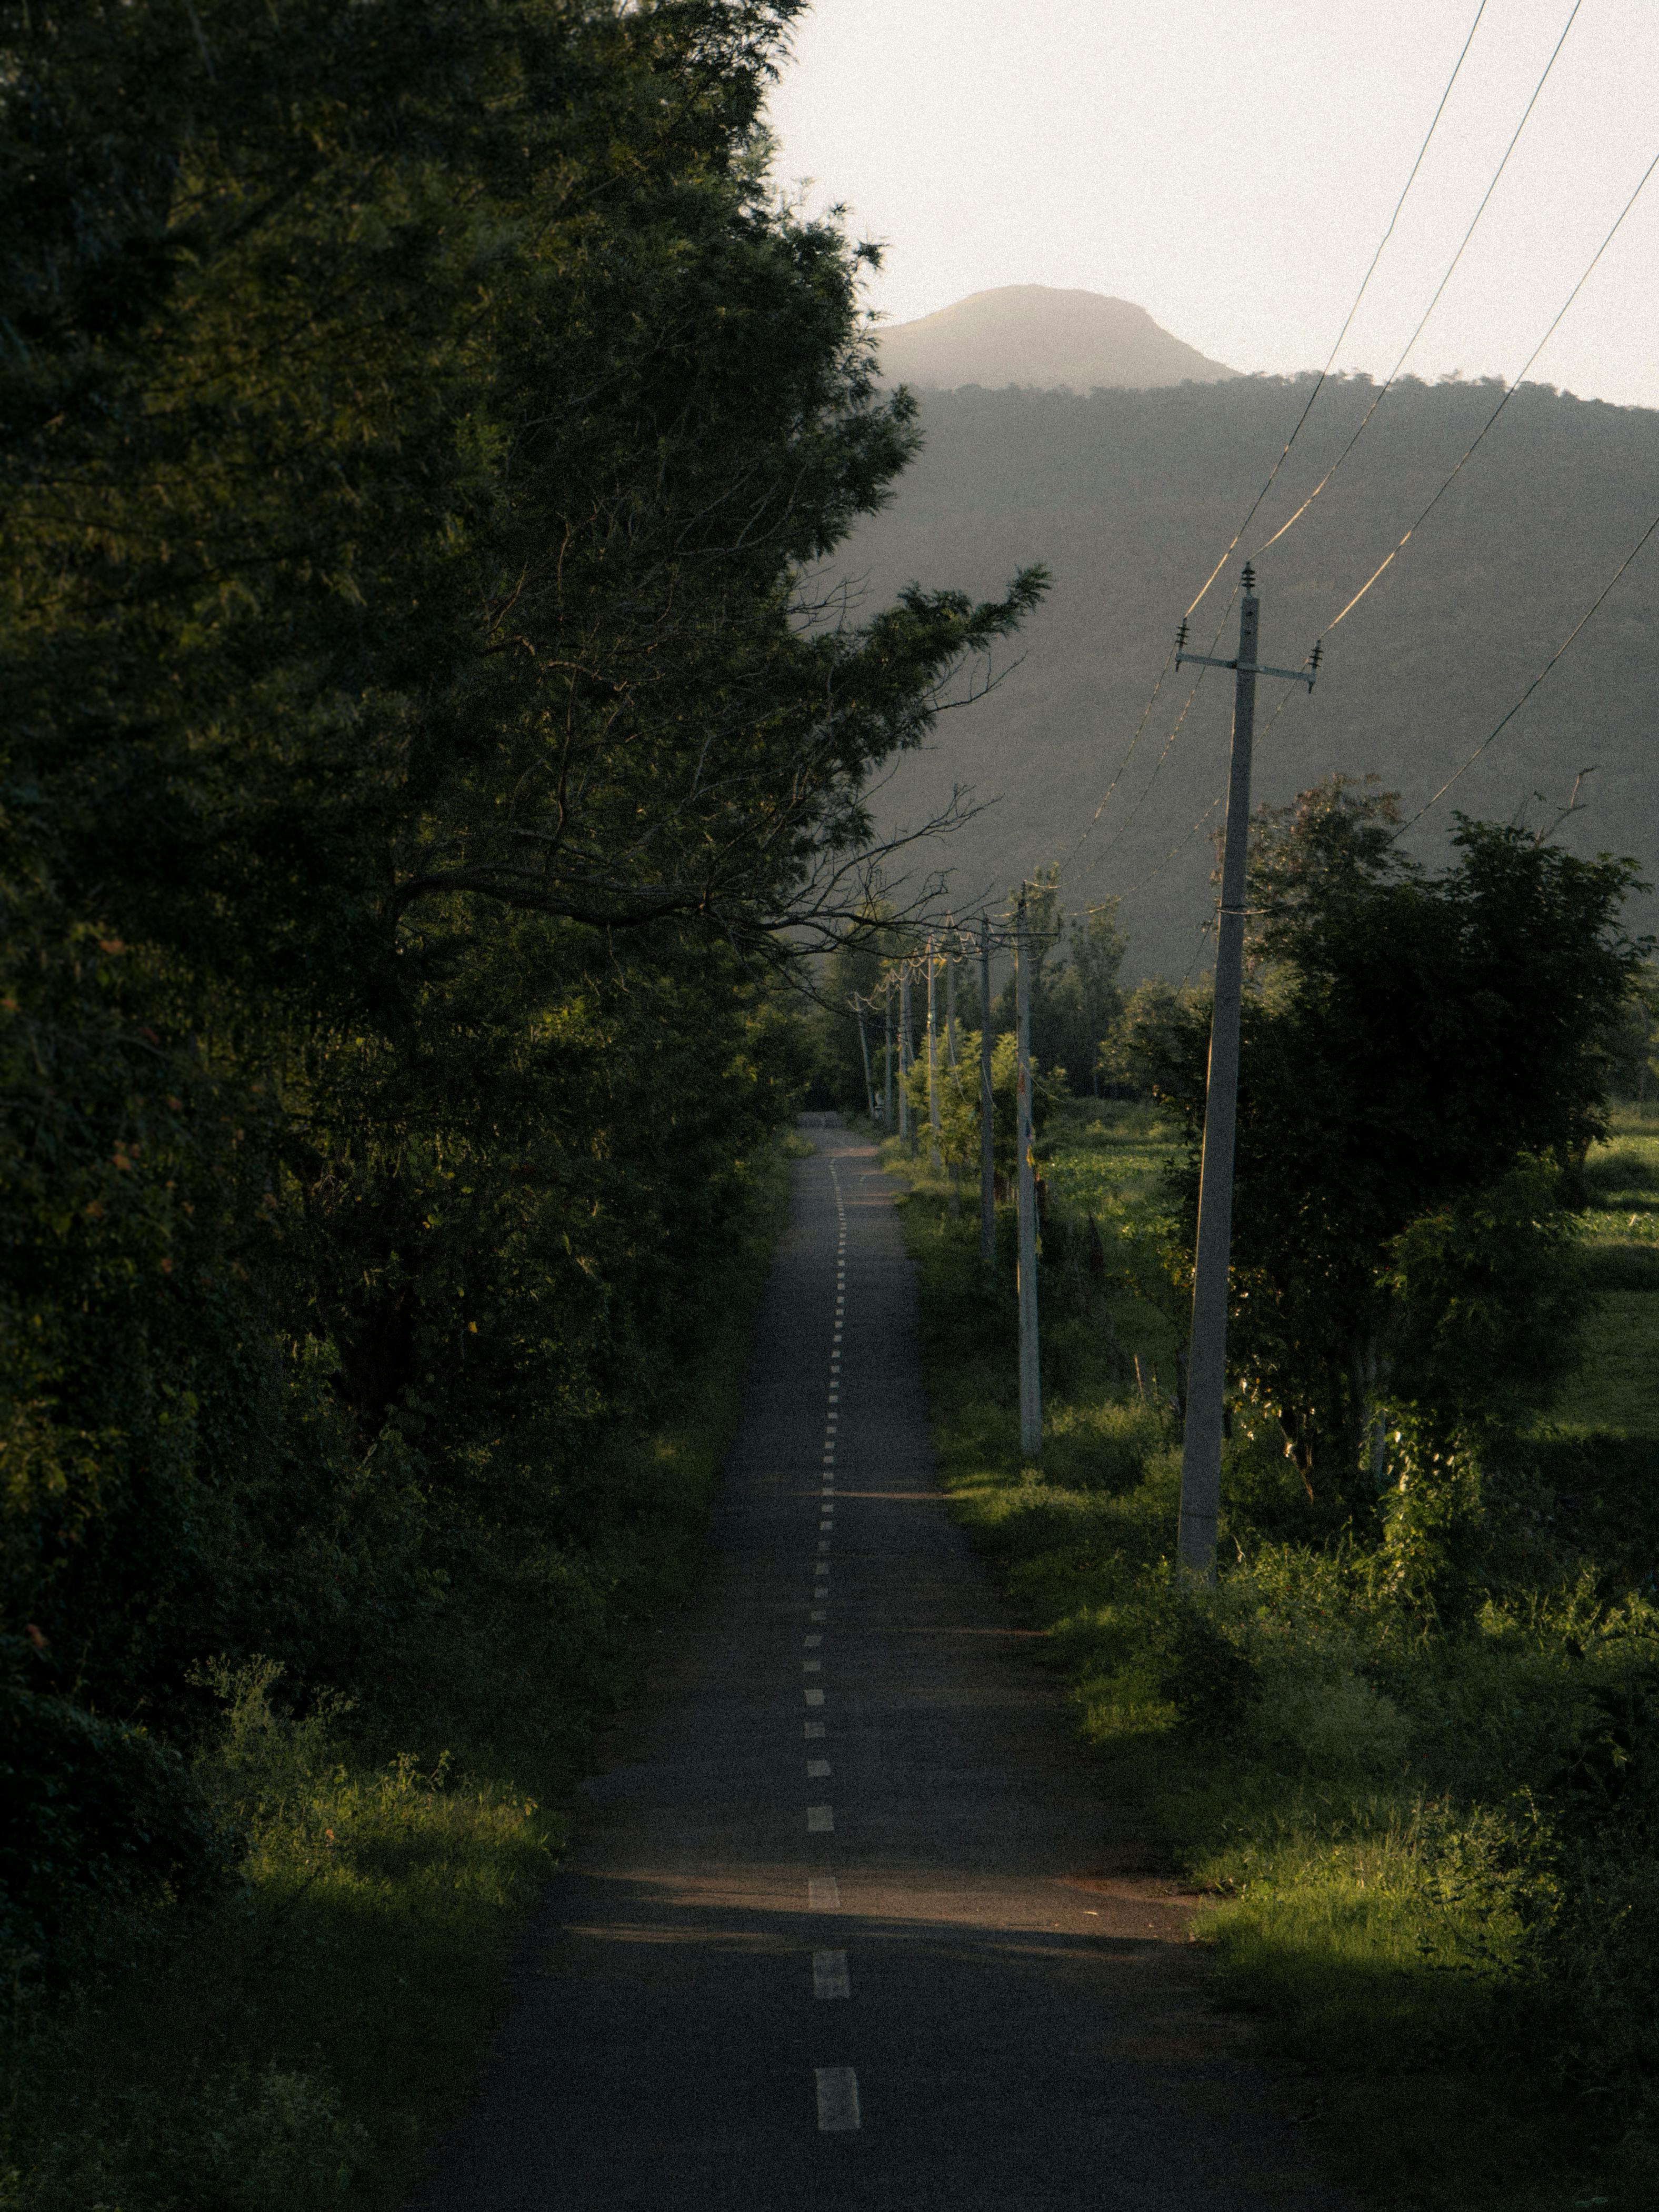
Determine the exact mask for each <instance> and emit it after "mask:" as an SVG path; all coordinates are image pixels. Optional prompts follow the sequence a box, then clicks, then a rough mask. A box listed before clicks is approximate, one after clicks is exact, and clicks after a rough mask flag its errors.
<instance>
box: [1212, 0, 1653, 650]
mask: <svg viewBox="0 0 1659 2212" xmlns="http://www.w3.org/2000/svg"><path fill="white" fill-rule="evenodd" d="M1583 4H1584V0H1573V4H1572V13H1571V15H1569V16H1568V17H1567V20H1566V22H1565V25H1564V26H1563V27H1562V32H1561V35H1560V37H1559V39H1558V40H1556V42H1555V46H1554V48H1553V51H1552V52H1551V54H1550V58H1549V59H1548V61H1547V62H1546V63H1545V64H1544V74H1543V75H1542V76H1541V77H1540V78H1539V80H1538V82H1537V83H1536V84H1535V85H1534V87H1533V88H1532V98H1531V99H1530V100H1528V102H1527V105H1526V107H1525V109H1524V110H1523V111H1522V117H1521V120H1520V121H1519V122H1518V123H1517V124H1516V126H1515V135H1514V137H1512V138H1511V139H1510V143H1509V144H1508V145H1507V146H1506V147H1505V148H1504V158H1503V160H1502V161H1500V162H1499V163H1498V167H1496V169H1494V170H1493V172H1492V182H1491V183H1490V184H1489V185H1487V186H1486V191H1484V192H1483V193H1482V195H1481V198H1480V206H1479V207H1478V208H1476V210H1475V211H1474V216H1472V217H1471V219H1470V222H1469V227H1468V229H1467V230H1466V231H1465V232H1464V233H1463V235H1462V239H1461V240H1459V242H1458V247H1457V251H1456V252H1455V253H1454V254H1453V256H1452V258H1451V259H1450V260H1449V262H1448V263H1447V264H1446V273H1445V275H1444V276H1443V277H1442V278H1441V279H1440V282H1439V283H1438V284H1437V286H1436V287H1435V292H1434V297H1433V298H1432V299H1431V301H1429V304H1428V306H1427V307H1425V309H1424V310H1423V314H1422V319H1421V320H1420V321H1419V324H1418V325H1417V328H1416V329H1415V330H1414V331H1413V332H1412V334H1411V336H1410V337H1409V338H1407V341H1406V346H1405V350H1404V351H1403V352H1402V353H1401V356H1400V358H1399V360H1398V361H1396V362H1395V365H1394V367H1393V368H1391V369H1390V370H1389V374H1388V377H1387V379H1386V380H1385V381H1384V382H1383V384H1382V385H1380V386H1378V388H1377V392H1376V398H1374V399H1373V400H1372V401H1371V404H1370V406H1369V407H1368V408H1367V409H1366V410H1365V411H1364V414H1363V415H1362V416H1360V418H1359V422H1358V428H1356V429H1355V431H1354V434H1353V435H1352V437H1351V438H1350V439H1349V441H1348V442H1347V444H1346V446H1344V447H1343V448H1342V450H1341V452H1340V453H1339V454H1338V455H1337V457H1336V459H1334V461H1333V462H1332V463H1331V465H1330V466H1329V468H1328V469H1327V470H1326V471H1325V473H1324V475H1323V476H1322V477H1321V478H1320V479H1319V482H1318V483H1316V485H1315V486H1314V488H1313V489H1312V490H1311V491H1310V493H1309V494H1308V496H1307V497H1306V499H1304V501H1303V502H1302V504H1301V506H1300V507H1297V510H1296V512H1295V513H1294V514H1292V515H1291V518H1290V520H1289V521H1287V522H1282V523H1280V525H1279V528H1278V529H1277V530H1275V531H1274V532H1273V536H1272V537H1271V538H1266V539H1264V540H1263V542H1262V543H1261V544H1260V545H1258V546H1257V548H1256V550H1255V554H1254V556H1252V557H1253V558H1254V559H1256V560H1260V559H1261V556H1262V555H1263V554H1264V553H1265V552H1266V551H1267V548H1268V547H1269V546H1270V545H1277V544H1278V543H1279V539H1280V538H1283V537H1284V535H1285V532H1286V531H1288V530H1291V529H1293V528H1294V527H1295V526H1296V525H1297V523H1298V522H1300V520H1302V518H1303V516H1304V514H1305V513H1307V512H1308V509H1309V508H1310V507H1311V506H1312V505H1313V503H1314V501H1316V499H1317V498H1318V496H1319V495H1320V493H1321V492H1322V491H1323V490H1324V489H1325V487H1326V485H1327V484H1328V483H1329V482H1330V480H1331V478H1332V477H1334V475H1335V474H1336V472H1337V471H1338V470H1339V469H1340V467H1341V465H1342V464H1343V462H1344V461H1346V459H1347V458H1348V456H1349V454H1350V453H1352V451H1353V449H1354V447H1356V446H1357V445H1358V443H1359V441H1360V439H1361V438H1362V437H1363V436H1364V434H1365V429H1366V426H1367V425H1368V424H1369V422H1370V419H1371V417H1372V416H1373V415H1375V414H1376V410H1377V409H1378V408H1379V407H1380V406H1381V405H1382V404H1383V401H1384V400H1385V399H1386V398H1388V396H1389V392H1391V391H1392V390H1393V388H1394V386H1395V382H1396V380H1398V378H1399V375H1400V372H1401V369H1402V368H1404V367H1405V366H1406V363H1407V361H1408V360H1409V359H1410V357H1411V354H1412V350H1413V348H1414V347H1415V345H1416V343H1417V341H1418V340H1419V338H1420V337H1422V335H1423V333H1424V331H1425V330H1426V329H1427V328H1428V324H1429V318H1430V316H1431V315H1432V314H1433V313H1434V311H1435V309H1436V308H1437V307H1438V306H1439V304H1440V301H1441V299H1442V297H1443V295H1444V293H1445V289H1446V287H1447V285H1448V284H1449V283H1451V280H1452V276H1453V275H1454V273H1455V270H1456V268H1457V264H1458V263H1459V262H1460V261H1461V260H1462V258H1463V254H1464V251H1465V249H1466V248H1467V246H1468V242H1469V240H1471V239H1472V238H1473V237H1474V234H1475V230H1476V228H1477V227H1478V225H1479V223H1480V218H1481V216H1483V215H1485V213H1486V208H1487V204H1488V203H1489V202H1490V200H1491V198H1492V194H1493V193H1494V192H1495V191H1497V190H1498V180H1499V179H1500V178H1501V177H1502V176H1503V173H1504V170H1505V169H1506V168H1507V167H1509V161H1510V155H1511V154H1512V153H1514V151H1515V149H1516V146H1517V145H1518V144H1519V143H1520V141H1521V133H1522V131H1524V130H1525V129H1526V127H1527V123H1528V118H1529V117H1530V116H1531V114H1532V111H1533V109H1534V107H1536V106H1537V105H1538V101H1539V96H1540V94H1541V93H1542V92H1543V89H1544V87H1545V86H1546V85H1547V83H1548V82H1549V77H1550V72H1551V70H1553V68H1554V67H1555V64H1556V62H1557V59H1558V58H1559V55H1560V52H1561V49H1562V47H1563V46H1565V44H1566V43H1567V33H1568V32H1569V31H1571V28H1572V27H1573V24H1574V22H1575V21H1577V15H1578V10H1579V9H1581V8H1582V7H1583ZM1469 35H1470V37H1471V38H1473V36H1474V33H1473V32H1471V33H1470V34H1469ZM1465 51H1467V49H1465ZM1644 181H1645V179H1644ZM1621 220H1622V218H1621ZM1565 312H1566V311H1565V308H1564V309H1563V310H1562V313H1565ZM1552 327H1553V325H1552ZM1528 366H1530V364H1528ZM1260 504H1261V502H1260V501H1257V505H1258V506H1259V505H1260ZM1252 512H1254V509H1252ZM1241 534H1242V533H1241ZM1237 542H1238V541H1237V538H1235V539H1234V541H1233V543H1234V544H1237ZM1229 550H1231V548H1229ZM1225 558H1226V555H1225V554H1224V555H1223V556H1222V559H1223V560H1225ZM1218 565H1219V564H1218ZM1211 581H1212V582H1213V581H1214V578H1213V576H1212V579H1211ZM1204 588H1205V590H1206V591H1208V589H1209V585H1208V584H1206V586H1205V587H1204ZM1200 596H1202V595H1201V594H1200ZM1194 604H1196V602H1194ZM1344 611H1345V612H1346V609H1345V610H1344Z"/></svg>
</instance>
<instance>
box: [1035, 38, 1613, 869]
mask: <svg viewBox="0 0 1659 2212" xmlns="http://www.w3.org/2000/svg"><path fill="white" fill-rule="evenodd" d="M1486 4H1487V0H1480V5H1479V6H1478V7H1477V8H1476V9H1475V11H1474V21H1472V22H1471V23H1470V25H1469V27H1468V34H1467V36H1466V37H1465V38H1464V40H1463V43H1462V46H1461V47H1460V48H1459V49H1458V54H1457V59H1456V61H1455V63H1454V64H1452V72H1451V75H1450V76H1449V77H1448V78H1447V80H1446V84H1445V89H1444V90H1443V92H1442V94H1441V95H1440V99H1439V101H1438V103H1437V106H1436V107H1435V111H1434V114H1433V116H1432V117H1431V119H1430V122H1429V127H1428V130H1427V131H1426V132H1425V134H1424V137H1423V143H1422V144H1421V145H1420V146H1419V148H1418V149H1417V158H1416V159H1415V161H1413V163H1412V166H1411V169H1410V172H1409V173H1408V174H1407V179H1406V181H1405V183H1404V185H1402V186H1401V191H1400V197H1399V198H1398V199H1397V200H1396V201H1395V204H1394V210H1393V212H1392V213H1391V214H1390V216H1389V221H1388V225H1387V228H1385V229H1384V231H1383V235H1382V237H1381V238H1380V239H1379V240H1378V241H1377V246H1376V252H1374V253H1373V254H1372V256H1371V258H1370V264H1369V266H1368V267H1367V269H1366V270H1365V273H1364V276H1362V277H1361V279H1360V280H1359V289H1358V291H1357V292H1356V293H1355V294H1354V295H1353V300H1352V304H1351V305H1350V307H1349V308H1348V312H1347V313H1346V316H1344V318H1343V321H1342V327H1341V329H1340V331H1338V332H1337V334H1336V338H1335V341H1334V343H1333V345H1332V347H1331V349H1330V351H1329V353H1328V355H1327V356H1326V357H1325V365H1324V367H1323V368H1322V369H1321V370H1320V372H1319V374H1318V376H1317V377H1316V379H1315V380H1314V387H1313V390H1312V391H1311V392H1310V393H1309V394H1308V398H1307V402H1306V404H1305V405H1304V408H1303V410H1302V412H1301V414H1300V415H1299V416H1297V420H1296V423H1295V426H1294V428H1292V429H1291V435H1290V436H1289V437H1288V438H1287V439H1286V440H1285V444H1284V447H1283V448H1282V449H1281V451H1280V453H1279V459H1277V460H1276V461H1275V462H1274V463H1273V466H1272V468H1271V469H1269V470H1268V471H1267V479H1266V481H1265V482H1264V483H1263V484H1262V487H1261V490H1260V491H1259V492H1258V493H1257V494H1256V495H1255V498H1254V499H1253V500H1252V501H1251V502H1250V505H1249V510H1248V512H1247V513H1246V514H1245V516H1244V520H1243V521H1242V522H1241V523H1240V524H1239V526H1238V528H1237V530H1236V531H1235V532H1233V535H1232V538H1231V540H1230V541H1229V543H1228V545H1227V549H1226V551H1225V552H1224V553H1223V554H1222V556H1221V558H1220V560H1218V562H1216V564H1215V566H1214V568H1212V569H1211V571H1210V573H1209V574H1208V575H1207V576H1206V578H1205V580H1204V583H1203V586H1202V588H1201V589H1200V592H1199V594H1198V597H1197V599H1194V601H1193V602H1192V605H1190V606H1189V607H1188V610H1187V613H1188V617H1189V618H1190V617H1191V616H1192V615H1193V614H1194V612H1195V611H1197V609H1198V607H1199V605H1200V603H1201V602H1202V600H1203V599H1204V598H1205V595H1206V593H1207V592H1208V591H1209V588H1210V586H1211V585H1212V584H1213V583H1214V581H1215V580H1216V578H1217V577H1218V575H1219V574H1221V571H1222V569H1223V568H1225V566H1226V563H1227V560H1228V557H1229V556H1230V555H1231V553H1232V551H1233V550H1234V548H1235V547H1236V546H1237V544H1238V542H1239V539H1240V538H1243V535H1244V532H1246V531H1247V530H1248V529H1249V526H1250V524H1251V522H1252V520H1254V519H1255V513H1256V511H1257V509H1258V508H1259V507H1261V502H1262V501H1263V500H1264V499H1266V497H1267V494H1268V493H1269V492H1270V491H1271V490H1272V489H1273V482H1274V479H1275V478H1276V477H1278V475H1279V471H1280V469H1282V468H1283V467H1284V465H1285V461H1286V459H1288V458H1289V455H1290V452H1291V447H1293V446H1294V445H1295V443H1296V441H1297V439H1298V438H1299V437H1300V436H1301V435H1302V431H1303V428H1304V424H1305V423H1306V422H1307V420H1308V417H1309V416H1310V414H1311V413H1312V412H1313V408H1314V403H1315V401H1316V399H1317V398H1319V395H1320V393H1321V392H1322V391H1323V390H1324V388H1325V385H1326V382H1327V380H1328V378H1329V376H1330V373H1331V368H1332V364H1333V363H1334V361H1335V359H1336V356H1337V354H1338V351H1339V350H1340V347H1341V344H1342V341H1343V340H1344V339H1345V338H1346V337H1347V335H1348V332H1349V331H1350V329H1351V328H1352V325H1353V319H1354V317H1355V316H1356V315H1357V314H1358V313H1359V307H1360V302H1361V301H1363V300H1364V296H1365V294H1366V292H1367V291H1368V290H1369V289H1370V282H1371V279H1372V277H1373V276H1375V275H1376V269H1377V264H1378V263H1379V262H1380V261H1381V260H1382V258H1383V249H1384V248H1385V247H1386V246H1387V245H1388V243H1389V240H1390V239H1391V238H1392V237H1393V236H1394V234H1395V226H1396V225H1397V224H1398V222H1399V221H1400V216H1401V210H1402V209H1403V208H1404V206H1405V204H1406V201H1407V197H1408V196H1409V194H1410V192H1411V189H1412V186H1413V185H1414V184H1415V183H1416V181H1417V174H1418V172H1419V169H1420V168H1421V167H1422V166H1423V163H1424V161H1425V157H1426V155H1427V154H1428V150H1429V147H1430V145H1431V143H1432V142H1433V138H1434V135H1435V132H1436V131H1437V130H1438V129H1439V127H1440V118H1441V117H1442V116H1443V114H1444V113H1445V112H1446V103H1447V101H1448V100H1449V99H1450V98H1451V95H1452V88H1453V87H1454V86H1455V84H1456V82H1457V80H1458V77H1459V76H1460V74H1461V73H1462V67H1463V64H1464V62H1465V60H1466V59H1467V58H1468V51H1469V48H1470V47H1471V46H1473V45H1474V34H1475V33H1476V32H1477V31H1478V30H1479V29H1480V21H1481V18H1482V17H1483V16H1484V15H1485V14H1486ZM1574 12H1575V13H1577V9H1575V10H1574ZM1534 97H1536V95H1535V94H1534ZM1504 158H1505V159H1506V160H1507V158H1508V156H1507V155H1506V156H1505V157H1504ZM1413 343H1415V340H1413ZM1229 608H1231V601H1230V602H1229ZM1226 619H1227V616H1226V613H1225V612H1224V613H1223V615H1222V617H1221V622H1222V625H1223V626H1225V623H1226ZM1216 635H1217V636H1219V635H1220V629H1219V628H1218V630H1217V633H1216ZM1174 659H1175V647H1173V646H1171V647H1170V651H1169V653H1168V654H1167V655H1166V656H1165V659H1164V665H1163V667H1162V668H1160V669H1159V671H1158V677H1157V680H1156V681H1155V682H1154V684H1153V685H1152V690H1151V692H1150V693H1149V694H1148V696H1147V700H1146V706H1145V707H1144V708H1142V710H1141V715H1140V720H1139V722H1138V723H1137V724H1136V726H1135V731H1134V735H1133V737H1132V738H1130V740H1129V743H1128V746H1127V750H1125V752H1124V755H1123V757H1122V759H1121V761H1120V762H1119V763H1118V765H1117V767H1116V769H1115V771H1114V773H1113V775H1112V780H1111V781H1110V782H1109V784H1108V785H1107V787H1106V789H1105V792H1104V793H1103V796H1102V799H1101V801H1100V804H1099V805H1098V806H1097V807H1096V809H1095V811H1094V812H1093V814H1092V815H1091V817H1090V818H1089V823H1088V826H1087V827H1086V828H1085V830H1084V832H1083V835H1082V836H1080V837H1079V839H1078V841H1077V843H1076V844H1075V845H1074V846H1073V848H1072V850H1071V852H1070V853H1069V854H1067V855H1066V860H1065V862H1064V864H1063V869H1069V868H1070V866H1071V865H1072V862H1073V860H1075V859H1076V858H1077V856H1078V854H1079V853H1080V852H1081V851H1082V849H1083V848H1084V846H1085V844H1086V843H1087V842H1088V841H1089V839H1090V838H1091V836H1093V834H1094V830H1095V828H1096V825H1097V823H1098V822H1099V820H1100V817H1101V816H1102V815H1103V813H1104V812H1105V811H1106V808H1107V807H1108V805H1109V804H1110V803H1111V799H1112V795H1113V793H1115V791H1116V789H1117V787H1118V786H1119V784H1120V783H1121V781H1122V780H1123V776H1124V774H1125V772H1126V770H1127V768H1128V765H1129V763H1130V761H1131V760H1132V759H1133V757H1134V754H1135V750H1136V748H1137V747H1138V746H1139V743H1140V740H1141V738H1142V737H1143V736H1144V735H1145V733H1146V725H1147V723H1148V722H1149V721H1150V720H1151V719H1152V708H1154V707H1155V706H1156V705H1157V703H1158V694H1159V692H1160V691H1161V690H1163V688H1164V678H1165V677H1166V676H1168V674H1169V672H1170V665H1171V664H1172V662H1173V661H1174ZM1203 680H1204V679H1203V677H1202V676H1201V675H1200V678H1199V679H1198V681H1199V683H1200V684H1201V683H1202V682H1203ZM1197 688H1198V686H1197V684H1194V688H1193V691H1192V692H1191V693H1189V694H1188V699H1187V706H1186V707H1183V708H1182V711H1181V717H1180V720H1178V721H1177V722H1176V730H1177V731H1178V730H1179V728H1180V726H1181V722H1182V721H1184V720H1186V717H1187V708H1188V707H1190V706H1191V705H1192V702H1193V698H1194V696H1195V695H1196V692H1197ZM1173 742H1174V732H1171V735H1170V739H1169V740H1168V741H1167V742H1166V744H1165V745H1164V755H1163V756H1160V758H1159V761H1158V767H1159V768H1161V767H1162V766H1163V763H1164V757H1167V755H1168V752H1169V748H1170V744H1173ZM1157 779H1158V769H1156V768H1155V769H1153V771H1152V776H1151V777H1150V778H1149V779H1148V781H1147V786H1146V789H1147V790H1148V791H1150V790H1151V788H1152V784H1153V783H1154V782H1156V781H1157ZM1145 796H1146V794H1145V793H1142V798H1143V799H1144V798H1145ZM1139 805H1140V802H1139V801H1137V802H1136V808H1135V811H1136V812H1139ZM1131 819H1133V816H1132V817H1131ZM1108 849H1109V848H1108ZM1062 872H1063V871H1062Z"/></svg>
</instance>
